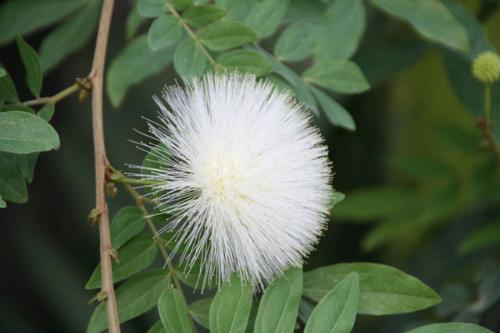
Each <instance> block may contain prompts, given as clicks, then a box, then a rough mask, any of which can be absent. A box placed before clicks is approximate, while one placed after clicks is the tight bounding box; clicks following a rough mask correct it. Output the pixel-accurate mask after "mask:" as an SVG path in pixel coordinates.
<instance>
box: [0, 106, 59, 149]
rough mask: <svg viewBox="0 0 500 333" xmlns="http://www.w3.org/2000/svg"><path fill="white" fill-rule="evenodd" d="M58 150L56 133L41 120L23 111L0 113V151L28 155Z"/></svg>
mask: <svg viewBox="0 0 500 333" xmlns="http://www.w3.org/2000/svg"><path fill="white" fill-rule="evenodd" d="M58 148H59V136H58V135H57V132H56V131H55V130H54V128H52V126H50V125H49V123H47V122H46V121H45V120H43V119H42V118H40V117H38V116H36V115H33V114H31V113H28V112H23V111H6V112H0V151H6V152H10V153H17V154H28V153H33V152H39V151H47V150H51V149H58Z"/></svg>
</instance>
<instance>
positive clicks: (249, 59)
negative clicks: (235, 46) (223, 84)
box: [217, 50, 272, 76]
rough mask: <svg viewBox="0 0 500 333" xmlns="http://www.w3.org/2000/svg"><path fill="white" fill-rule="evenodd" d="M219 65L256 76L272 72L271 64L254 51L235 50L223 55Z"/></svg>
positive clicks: (218, 59) (218, 61)
mask: <svg viewBox="0 0 500 333" xmlns="http://www.w3.org/2000/svg"><path fill="white" fill-rule="evenodd" d="M217 63H219V64H221V65H223V66H224V67H226V68H228V69H229V70H238V71H240V72H242V73H248V72H249V73H253V74H255V75H256V76H262V75H266V74H268V73H270V72H271V70H272V67H271V64H270V63H269V62H268V61H267V59H266V58H265V57H264V56H262V55H260V54H259V53H257V52H255V51H252V50H234V51H230V52H227V53H223V54H221V55H220V56H219V57H218V58H217Z"/></svg>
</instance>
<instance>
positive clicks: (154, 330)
mask: <svg viewBox="0 0 500 333" xmlns="http://www.w3.org/2000/svg"><path fill="white" fill-rule="evenodd" d="M146 333H166V332H165V330H164V329H163V325H162V324H161V321H160V320H158V321H157V322H156V323H154V325H153V326H151V327H150V328H149V330H148V331H147V332H146Z"/></svg>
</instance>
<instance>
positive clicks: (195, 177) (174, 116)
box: [139, 74, 332, 287]
mask: <svg viewBox="0 0 500 333" xmlns="http://www.w3.org/2000/svg"><path fill="white" fill-rule="evenodd" d="M162 97H163V101H161V100H160V99H159V98H156V97H155V101H156V103H157V104H158V106H159V108H160V110H161V113H160V115H159V117H158V121H156V122H152V121H150V122H149V132H150V135H149V136H151V137H153V138H155V139H156V140H157V141H158V142H159V143H160V145H161V147H162V148H161V149H157V151H156V153H155V154H156V155H157V157H158V159H159V160H160V165H157V166H156V167H152V168H143V169H142V171H141V173H139V176H140V177H142V178H145V179H148V180H153V181H156V182H157V183H156V184H157V185H154V186H153V188H154V189H155V191H154V192H156V193H162V194H161V195H160V196H158V197H156V198H155V197H153V200H155V201H156V203H157V205H158V208H159V209H160V210H161V211H164V212H168V213H169V219H168V221H167V224H166V227H165V228H164V230H168V231H172V232H174V233H175V238H176V241H177V244H183V245H182V246H183V247H184V248H186V249H187V250H185V251H184V252H183V256H181V258H182V260H184V261H186V262H187V264H188V266H190V265H193V264H194V263H195V262H196V261H200V262H202V264H203V267H204V273H205V275H204V280H203V282H204V283H206V282H207V281H209V280H211V279H212V278H215V280H216V282H217V284H219V285H220V284H221V283H222V282H224V281H225V280H228V279H229V277H230V275H231V274H232V273H237V274H239V276H240V278H241V279H242V280H244V281H247V282H250V283H251V284H253V285H254V286H257V287H259V286H260V287H261V286H262V284H263V283H264V282H265V281H269V280H271V279H272V278H273V276H274V275H275V274H280V273H282V272H283V271H284V270H285V269H286V268H287V267H288V266H299V265H301V264H302V261H303V259H304V257H305V256H306V255H308V253H309V252H310V251H311V250H312V249H313V245H314V244H315V242H316V241H317V239H318V237H319V236H320V234H321V232H322V230H323V229H324V228H325V223H326V217H327V214H328V211H329V209H328V207H329V202H330V198H331V186H330V180H331V177H332V174H331V165H330V162H329V161H328V159H327V147H326V146H325V145H324V144H323V140H322V138H321V136H320V134H319V133H318V130H317V129H315V128H313V127H311V125H310V124H309V118H308V116H307V115H306V112H305V110H304V108H303V107H302V106H301V105H299V104H298V103H297V102H296V101H295V100H294V99H293V98H292V97H291V95H289V93H287V92H283V91H280V90H278V89H277V88H275V87H274V86H273V85H271V84H270V83H268V82H257V81H256V79H255V77H254V76H251V75H245V76H243V75H240V74H215V75H212V74H209V75H206V76H205V77H203V78H202V79H200V80H196V79H195V80H193V82H192V84H190V85H188V86H187V87H185V88H181V87H179V86H173V87H167V88H166V89H165V90H164V91H163V94H162ZM163 103H165V104H163ZM149 146H150V147H152V146H151V144H149ZM178 246H180V245H178Z"/></svg>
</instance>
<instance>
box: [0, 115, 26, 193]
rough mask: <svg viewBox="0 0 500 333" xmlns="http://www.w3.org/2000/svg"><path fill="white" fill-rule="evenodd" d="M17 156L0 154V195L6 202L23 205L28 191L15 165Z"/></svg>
mask: <svg viewBox="0 0 500 333" xmlns="http://www.w3.org/2000/svg"><path fill="white" fill-rule="evenodd" d="M1 114H2V113H0V115H1ZM17 156H18V155H15V154H10V153H3V152H0V195H1V196H2V198H3V199H5V200H8V201H12V202H15V203H25V202H26V201H27V200H28V190H27V188H26V183H25V181H24V177H23V174H22V173H21V171H20V170H19V168H18V165H17Z"/></svg>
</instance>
